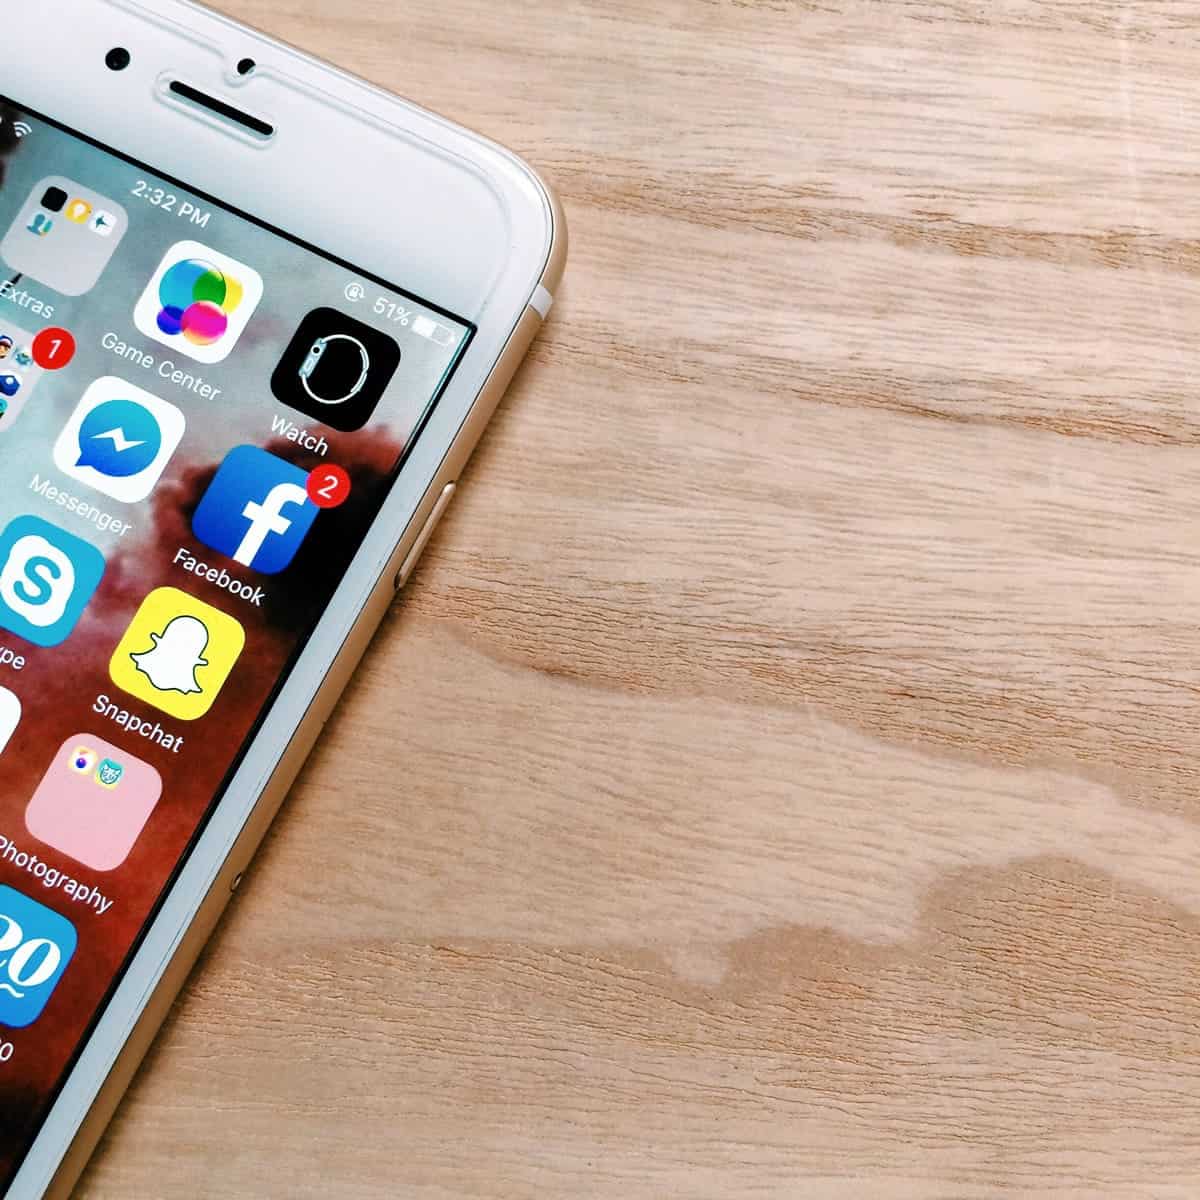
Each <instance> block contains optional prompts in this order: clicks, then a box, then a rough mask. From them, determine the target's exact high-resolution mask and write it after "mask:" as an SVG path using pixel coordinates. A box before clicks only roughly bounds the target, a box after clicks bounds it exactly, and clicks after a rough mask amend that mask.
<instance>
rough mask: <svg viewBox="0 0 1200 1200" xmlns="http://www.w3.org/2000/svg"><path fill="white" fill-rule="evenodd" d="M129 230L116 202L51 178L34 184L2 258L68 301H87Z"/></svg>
mask: <svg viewBox="0 0 1200 1200" xmlns="http://www.w3.org/2000/svg"><path fill="white" fill-rule="evenodd" d="M128 228H129V217H128V216H127V215H126V213H125V210H124V209H123V208H122V207H121V206H120V205H119V204H118V203H117V202H116V201H115V200H110V199H109V198H108V197H107V196H102V195H101V194H100V193H99V192H94V191H92V189H91V188H89V187H85V186H84V185H83V184H81V183H76V182H75V180H73V179H67V178H66V177H65V176H62V175H49V176H47V177H46V178H45V179H42V180H39V181H38V182H37V183H35V184H34V185H33V189H32V190H31V191H30V193H29V196H28V197H27V199H26V201H25V203H24V204H23V205H22V206H21V208H20V210H19V211H18V213H17V217H16V220H15V221H13V223H12V225H10V226H9V229H8V232H7V233H6V234H5V235H4V240H3V241H2V242H0V258H2V259H3V260H4V262H5V263H7V264H8V266H9V267H10V268H11V269H12V270H13V271H17V272H20V273H21V274H22V275H28V276H29V277H30V279H33V280H36V281H37V282H38V283H43V284H45V285H46V286H47V287H50V288H53V289H54V290H55V291H56V292H62V294H63V295H64V296H82V295H83V294H84V292H90V291H91V290H92V288H94V287H95V286H96V283H97V282H98V281H99V279H100V275H101V273H102V272H103V270H104V268H105V267H106V266H108V263H109V260H110V259H111V258H112V256H113V252H114V251H115V250H116V248H117V247H118V246H119V245H120V244H121V239H122V238H123V237H124V236H125V231H126V229H128Z"/></svg>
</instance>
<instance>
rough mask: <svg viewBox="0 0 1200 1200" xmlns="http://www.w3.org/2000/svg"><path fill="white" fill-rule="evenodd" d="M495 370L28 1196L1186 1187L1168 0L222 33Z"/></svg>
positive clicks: (1183, 377) (889, 1195)
mask: <svg viewBox="0 0 1200 1200" xmlns="http://www.w3.org/2000/svg"><path fill="white" fill-rule="evenodd" d="M225 4H226V7H227V8H228V9H230V10H231V11H233V10H236V11H237V13H238V14H239V15H241V16H243V17H245V18H247V19H249V20H251V21H253V22H255V23H257V24H259V25H261V26H263V27H265V28H266V29H268V30H270V31H272V32H274V33H276V34H278V35H280V36H282V37H284V38H286V39H289V40H292V41H294V42H296V43H298V44H300V45H302V46H305V47H309V48H312V49H313V50H316V51H318V52H320V53H323V54H325V55H327V56H328V57H330V58H332V59H334V60H336V61H339V62H342V63H344V64H346V65H347V66H348V67H350V68H351V69H353V70H355V71H357V72H359V73H361V74H363V75H365V76H367V77H369V78H372V79H375V80H378V81H379V82H381V83H383V84H387V85H389V86H392V87H395V88H397V89H398V90H401V91H403V92H405V93H407V94H408V95H411V96H413V97H415V98H417V99H419V100H420V101H422V102H424V103H426V104H428V105H429V106H430V107H432V108H434V109H437V110H440V111H442V112H445V113H447V114H449V115H451V116H453V117H456V118H459V119H461V120H462V121H464V122H466V123H467V124H469V125H473V126H476V127H478V128H480V129H483V130H485V131H486V132H488V133H490V134H492V135H494V136H495V137H496V138H498V139H500V140H501V141H504V142H507V143H509V144H511V145H512V146H514V147H516V148H517V149H519V150H520V151H522V152H523V153H525V154H526V155H527V156H528V157H529V158H531V159H532V160H533V161H534V162H535V163H537V164H539V165H540V166H541V167H543V168H544V170H545V171H546V173H547V175H548V176H549V178H551V179H552V180H553V181H554V183H555V184H556V185H557V186H558V188H559V189H560V190H561V192H562V195H563V197H564V200H565V202H566V205H567V208H568V211H569V214H570V219H571V224H572V240H573V245H572V258H571V262H570V266H569V269H568V277H567V286H566V288H565V290H564V292H563V295H562V297H561V301H560V303H559V305H558V307H557V309H556V311H555V314H554V318H553V320H552V322H551V324H550V325H549V326H548V328H547V329H546V331H545V334H544V336H543V337H542V338H541V340H540V341H539V342H538V344H537V346H536V348H535V350H534V352H533V355H532V358H531V360H530V362H529V363H528V365H527V367H526V368H525V369H524V370H523V371H522V373H521V375H520V376H519V378H518V380H517V382H516V384H515V386H514V387H513V389H512V392H511V395H510V397H509V399H508V400H507V402H506V403H505V405H504V407H503V410H502V412H501V414H500V416H499V418H498V420H497V421H496V424H495V426H494V428H493V430H492V431H491V432H490V433H489V434H488V436H487V438H486V440H485V443H484V445H483V447H482V449H481V451H480V453H479V454H478V456H477V458H476V460H475V462H474V465H473V466H472V468H471V469H470V471H469V472H468V474H467V476H466V477H465V482H464V485H463V487H462V489H461V493H462V494H461V496H460V498H459V499H458V500H457V501H456V504H455V507H454V509H453V510H452V512H451V513H450V516H449V518H448V519H447V521H446V523H445V524H444V526H443V527H442V529H441V531H440V532H439V534H438V536H437V538H436V540H435V543H434V545H433V546H432V548H431V550H430V552H429V554H428V556H427V557H426V559H425V561H424V563H423V565H422V567H421V569H420V570H419V572H418V573H417V576H416V578H415V579H414V582H413V583H412V585H411V586H410V588H409V590H408V592H407V594H406V595H405V596H404V597H403V599H402V600H401V601H400V602H399V603H398V604H397V605H396V607H395V610H394V612H393V613H392V615H391V617H390V619H389V620H388V622H387V624H386V626H385V628H384V630H383V632H382V634H381V636H380V638H379V640H378V642H377V644H376V646H375V648H374V649H373V651H372V653H371V654H370V655H369V657H368V660H367V662H366V664H365V667H364V670H363V671H362V674H361V677H360V679H359V682H358V683H357V684H356V685H355V686H354V687H353V688H352V690H351V692H350V693H349V694H348V696H347V698H346V701H345V703H344V704H343V706H342V707H341V709H340V710H339V715H338V716H337V717H336V719H335V720H334V721H333V722H332V724H331V726H330V728H329V731H328V735H327V736H326V738H325V740H324V742H323V744H322V745H321V747H320V748H319V750H318V751H317V753H316V755H315V757H314V759H313V761H312V763H311V765H310V766H309V768H308V769H307V771H306V772H305V774H304V776H303V777H302V782H301V783H300V784H299V786H298V787H297V788H296V790H295V792H294V794H293V796H292V798H291V800H290V801H289V803H288V805H287V807H286V808H285V811H284V813H283V815H282V817H281V819H280V821H279V824H278V827H277V829H276V831H275V832H274V834H273V835H272V837H271V838H270V840H269V841H268V844H267V845H266V847H265V850H264V853H263V855H262V858H261V860H260V862H259V864H258V866H257V867H256V869H255V870H254V871H253V872H252V873H251V875H250V876H249V877H248V879H247V882H246V884H245V886H244V887H243V889H242V892H241V894H240V896H239V898H238V900H237V902H236V904H235V905H234V907H233V909H232V910H231V912H230V915H229V918H228V919H227V921H226V922H225V924H224V926H223V928H222V930H221V931H220V933H219V934H218V936H217V938H216V940H215V942H214V944H213V946H212V949H211V952H210V953H209V954H208V955H207V959H206V962H205V964H204V966H203V968H202V969H201V970H200V971H199V972H198V974H197V975H196V977H195V978H194V980H193V982H192V983H191V985H190V986H189V987H188V989H187V991H186V992H185V994H184V996H183V998H182V1000H181V1002H180V1003H179V1005H178V1008H177V1011H176V1013H175V1015H174V1017H173V1019H172V1020H171V1022H170V1023H169V1025H168V1026H167V1028H166V1031H165V1033H164V1035H163V1037H162V1038H161V1039H160V1041H159V1043H158V1045H157V1047H156V1049H155V1050H154V1052H153V1053H152V1054H151V1056H150V1058H149V1060H148V1064H147V1067H146V1068H145V1069H144V1070H143V1072H142V1074H141V1076H140V1077H139V1080H138V1082H137V1084H136V1085H135V1087H134V1088H133V1090H132V1092H131V1094H130V1097H129V1099H128V1101H127V1103H126V1104H125V1105H124V1107H123V1108H122V1110H121V1112H120V1115H119V1117H118V1119H117V1121H116V1122H115V1124H114V1126H113V1127H112V1130H111V1132H110V1134H109V1136H108V1137H107V1139H106V1141H105V1144H104V1146H103V1148H102V1150H101V1152H100V1154H99V1156H98V1157H97V1159H96V1161H95V1163H94V1165H93V1167H92V1168H91V1169H90V1171H89V1173H88V1175H87V1176H86V1182H85V1185H84V1187H83V1189H82V1191H83V1194H84V1195H85V1196H88V1197H120V1198H122V1200H126V1198H129V1197H167V1198H174V1197H180V1198H188V1200H193V1198H195V1197H201V1196H203V1197H210V1196H211V1197H255V1198H260V1197H270V1198H274V1197H289V1198H290V1197H304V1196H313V1197H318V1196H320V1197H326V1196H339V1197H342V1196H345V1197H355V1198H360V1197H367V1198H375V1197H379V1198H388V1200H392V1198H395V1197H422V1198H429V1200H434V1198H437V1200H446V1198H458V1197H503V1198H505V1200H508V1198H513V1200H516V1198H526V1197H529V1198H533V1197H537V1198H538V1200H545V1198H546V1197H571V1198H573V1200H574V1198H579V1197H588V1198H592V1197H599V1198H613V1200H629V1198H630V1197H635V1198H637V1200H651V1198H658V1197H704V1198H709V1197H714V1198H726V1197H739V1198H740V1197H747V1198H749V1197H788V1198H791V1197H797V1198H799V1197H803V1198H805V1200H810V1198H816V1200H861V1198H866V1200H902V1198H903V1200H981V1198H991V1197H1054V1198H1055V1200H1061V1198H1062V1197H1097V1196H1099V1197H1104V1198H1105V1200H1116V1198H1118V1197H1119V1198H1133V1197H1147V1198H1150V1197H1153V1198H1154V1200H1163V1198H1182V1197H1187V1198H1188V1200H1194V1197H1195V1196H1196V1195H1197V1194H1198V1193H1200V987H1198V983H1197V981H1198V980H1200V871H1198V869H1197V868H1198V866H1200V799H1198V796H1197V789H1198V775H1200V736H1198V725H1200V621H1198V619H1197V617H1198V608H1200V548H1198V545H1197V539H1198V538H1200V519H1198V516H1197V509H1198V505H1200V450H1198V448H1197V443H1198V442H1200V399H1198V388H1200V352H1198V349H1197V347H1198V345H1200V320H1198V318H1200V253H1198V251H1197V242H1196V241H1195V240H1193V239H1195V238H1196V237H1197V233H1198V231H1200V187H1198V186H1197V164H1198V163H1200V137H1198V134H1200V83H1198V82H1197V70H1196V66H1197V62H1198V61H1200V58H1198V53H1200V7H1198V6H1196V5H1191V4H1183V3H1179V4H1171V3H1136V4H1135V3H1118V2H1116V0H1113V2H1102V0H1092V2H1090V3H1078V2H1077V0H1044V2H1040V3H1035V2H1031V0H1004V2H993V3H982V2H981V0H980V2H976V0H957V2H939V3H934V2H922V0H913V2H911V3H906V4H896V3H883V2H878V3H870V2H867V0H859V2H850V0H845V2H843V0H831V3H828V4H821V5H818V4H810V3H806V2H799V0H741V2H736V0H707V2H706V0H674V2H666V3H660V4H645V3H639V2H635V0H609V2H607V3H601V2H599V0H572V2H570V3H561V4H545V5H529V4H524V3H518V2H516V0H489V2H486V3H485V2H484V0H441V2H440V3H438V4H435V5H430V4H425V5H422V4H411V3H410V4H395V3H384V2H383V0H357V3H355V4H354V5H347V4H343V3H337V2H335V0H321V2H319V3H318V2H317V0H310V2H308V3H297V2H296V0H240V2H239V3H236V4H235V3H234V2H233V0H225Z"/></svg>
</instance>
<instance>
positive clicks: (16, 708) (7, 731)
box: [0, 687, 21, 754]
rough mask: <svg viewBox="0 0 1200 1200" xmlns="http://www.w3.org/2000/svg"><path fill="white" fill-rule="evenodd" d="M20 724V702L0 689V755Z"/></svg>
mask: <svg viewBox="0 0 1200 1200" xmlns="http://www.w3.org/2000/svg"><path fill="white" fill-rule="evenodd" d="M20 723H21V702H20V700H18V699H17V698H16V696H15V695H14V694H13V693H12V692H10V691H9V690H8V688H5V687H0V754H3V753H4V747H5V746H7V745H8V741H9V738H11V737H12V735H13V734H14V733H16V732H17V726H18V725H19V724H20Z"/></svg>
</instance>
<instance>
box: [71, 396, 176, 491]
mask: <svg viewBox="0 0 1200 1200" xmlns="http://www.w3.org/2000/svg"><path fill="white" fill-rule="evenodd" d="M185 427H186V421H185V420H184V416H183V413H181V412H180V411H179V409H177V408H176V407H175V405H173V404H169V403H168V402H167V401H166V400H160V399H159V398H158V397H157V396H153V395H151V394H150V393H149V392H147V391H143V390H142V389H141V388H140V387H135V386H134V385H133V384H132V383H126V382H125V381H124V380H123V379H118V378H117V377H116V376H115V375H106V376H105V377H104V378H103V379H97V380H96V382H95V383H93V384H92V385H91V387H89V388H88V390H87V391H86V392H84V394H83V399H82V400H80V402H79V404H78V405H77V406H76V408H75V411H74V413H72V414H71V419H70V420H69V421H68V422H67V423H66V425H65V426H64V427H63V431H62V433H60V434H59V435H58V441H57V442H55V443H54V465H55V466H56V467H57V468H58V469H59V470H60V471H61V472H62V473H63V474H64V475H69V476H70V477H71V478H72V479H77V480H79V482H80V483H86V484H87V485H88V486H89V487H93V488H95V489H96V490H97V491H99V492H103V493H104V494H105V495H106V496H111V497H112V498H113V499H114V500H120V501H122V502H124V503H125V504H137V503H139V502H140V501H142V500H145V499H146V497H147V496H149V495H150V493H151V492H152V491H153V490H154V485H155V484H156V483H158V481H159V479H160V478H161V477H162V473H163V471H164V470H165V469H166V466H167V463H168V462H169V461H170V459H171V455H172V454H174V453H175V450H176V449H177V448H178V446H179V443H180V440H181V439H182V438H183V433H184V429H185Z"/></svg>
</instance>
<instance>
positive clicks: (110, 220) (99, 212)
mask: <svg viewBox="0 0 1200 1200" xmlns="http://www.w3.org/2000/svg"><path fill="white" fill-rule="evenodd" d="M88 228H89V229H90V230H91V231H92V232H93V233H98V234H99V235H100V236H101V237H112V235H113V233H114V232H115V231H116V228H117V218H116V216H115V215H114V214H113V213H110V212H108V211H106V210H105V209H103V208H98V209H96V211H95V212H94V213H93V214H92V219H91V220H90V221H89V222H88Z"/></svg>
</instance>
